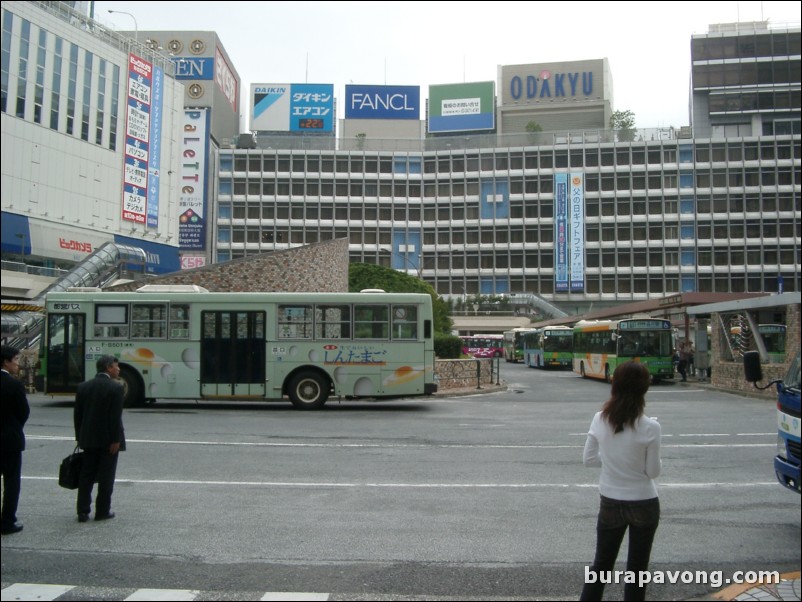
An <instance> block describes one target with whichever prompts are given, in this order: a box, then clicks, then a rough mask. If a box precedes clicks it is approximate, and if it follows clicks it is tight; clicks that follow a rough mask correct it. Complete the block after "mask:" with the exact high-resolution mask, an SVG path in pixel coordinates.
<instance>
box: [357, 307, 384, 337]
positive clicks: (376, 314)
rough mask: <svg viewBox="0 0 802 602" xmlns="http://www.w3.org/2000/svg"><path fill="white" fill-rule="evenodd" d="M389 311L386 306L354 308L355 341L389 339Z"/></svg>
mask: <svg viewBox="0 0 802 602" xmlns="http://www.w3.org/2000/svg"><path fill="white" fill-rule="evenodd" d="M388 318H389V309H388V306H386V305H357V306H355V307H354V338H355V339H387V338H389V334H390V333H389V326H390V325H389V321H388Z"/></svg>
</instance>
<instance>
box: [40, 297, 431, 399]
mask: <svg viewBox="0 0 802 602" xmlns="http://www.w3.org/2000/svg"><path fill="white" fill-rule="evenodd" d="M189 291H192V292H189ZM46 311H47V320H46V331H45V336H44V339H43V345H44V350H43V354H44V357H43V363H44V373H45V392H46V393H73V392H75V390H76V389H77V387H78V384H79V383H80V382H82V381H83V380H85V379H87V378H90V377H92V376H93V375H94V373H95V360H96V359H97V358H98V357H100V356H101V355H103V354H111V355H114V356H116V357H118V358H119V360H120V379H121V380H122V381H123V384H124V385H125V388H126V392H125V403H126V405H127V406H131V405H140V404H142V403H144V402H145V401H154V400H156V399H162V398H163V399H222V400H260V401H262V400H265V401H266V400H279V399H283V398H284V396H285V395H286V396H287V397H289V399H290V401H292V403H293V404H294V405H295V407H296V408H299V409H315V408H319V407H321V406H322V405H323V404H324V403H325V402H326V399H327V398H328V397H329V395H330V394H334V395H337V396H346V397H365V398H382V397H402V396H413V395H429V394H432V393H434V392H436V390H437V384H436V380H435V374H434V339H433V321H432V303H431V297H430V296H429V295H424V294H391V293H383V292H365V293H210V292H208V291H206V290H205V289H202V288H200V287H196V286H159V285H155V286H154V285H150V286H143V287H142V288H140V289H139V290H138V291H136V292H119V293H114V292H100V291H99V289H97V290H93V291H82V292H58V293H55V292H54V293H50V294H48V295H47V298H46Z"/></svg>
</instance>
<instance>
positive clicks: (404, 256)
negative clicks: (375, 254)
mask: <svg viewBox="0 0 802 602" xmlns="http://www.w3.org/2000/svg"><path fill="white" fill-rule="evenodd" d="M379 253H386V254H387V255H390V258H391V259H390V263H391V266H390V267H392V256H393V255H396V256H398V257H400V258H401V259H403V260H404V264H405V266H406V267H404V268H402V269H407V267H409V269H412V270H415V272H416V273H417V275H418V278H419V279H421V280H423V276H422V274H423V253H420V254H418V255H416V257H417V258H418V263H417V265H415V263H414V262H413V261H412V260H411V259H410V258H409V257H407V254H406V253H399V252H397V251H390V250H388V249H385V248H383V247H382V248H380V249H379Z"/></svg>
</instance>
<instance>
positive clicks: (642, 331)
mask: <svg viewBox="0 0 802 602" xmlns="http://www.w3.org/2000/svg"><path fill="white" fill-rule="evenodd" d="M630 360H634V361H636V362H640V363H642V364H645V365H646V366H647V367H648V368H649V373H650V374H651V375H652V380H654V381H659V380H662V379H664V378H673V377H674V330H673V328H672V327H671V321H670V320H663V319H657V318H631V319H625V320H590V321H589V320H582V321H580V322H577V323H576V324H575V325H574V363H573V367H574V372H576V373H578V374H581V375H582V377H583V378H585V377H590V378H601V379H604V380H605V381H607V382H610V377H611V376H612V374H613V372H614V371H615V369H616V368H617V367H618V364H620V363H623V362H627V361H630Z"/></svg>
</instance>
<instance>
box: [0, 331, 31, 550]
mask: <svg viewBox="0 0 802 602" xmlns="http://www.w3.org/2000/svg"><path fill="white" fill-rule="evenodd" d="M19 354H20V352H19V350H18V349H15V348H14V347H10V346H8V345H3V346H2V347H0V360H2V374H0V377H2V380H0V403H1V404H2V420H3V422H2V426H0V429H2V430H1V432H2V435H0V437H1V438H2V452H3V459H2V465H3V509H2V534H3V535H10V534H11V533H19V532H20V531H22V523H18V522H17V506H18V505H19V493H20V483H21V481H22V452H23V451H24V450H25V433H24V432H23V430H22V429H23V427H24V426H25V423H26V422H27V420H28V416H29V415H30V413H31V408H30V406H29V405H28V396H27V395H26V394H25V386H24V385H23V384H22V382H21V381H20V380H19V379H18V378H17V374H19Z"/></svg>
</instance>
